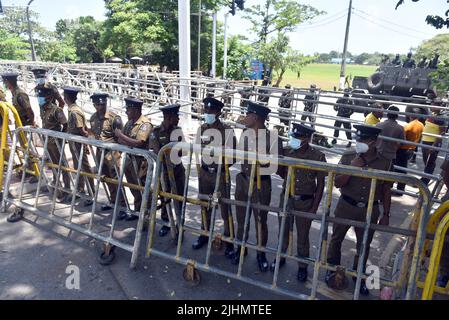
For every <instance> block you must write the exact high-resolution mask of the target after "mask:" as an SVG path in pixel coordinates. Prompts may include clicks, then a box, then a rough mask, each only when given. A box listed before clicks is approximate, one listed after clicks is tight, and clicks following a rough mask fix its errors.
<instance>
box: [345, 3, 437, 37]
mask: <svg viewBox="0 0 449 320" xmlns="http://www.w3.org/2000/svg"><path fill="white" fill-rule="evenodd" d="M354 10H356V11H358V12H359V13H362V14H364V15H367V16H368V17H371V15H370V14H369V13H366V12H365V11H363V10H359V9H355V8H354ZM376 19H378V20H381V21H384V22H386V23H389V24H392V25H394V26H397V27H400V28H404V29H407V30H410V31H414V32H416V33H421V34H424V35H426V36H432V35H431V34H430V33H427V32H422V31H420V30H417V29H413V28H410V27H407V26H404V25H401V24H397V23H395V22H392V21H390V20H387V19H383V18H380V17H376Z"/></svg>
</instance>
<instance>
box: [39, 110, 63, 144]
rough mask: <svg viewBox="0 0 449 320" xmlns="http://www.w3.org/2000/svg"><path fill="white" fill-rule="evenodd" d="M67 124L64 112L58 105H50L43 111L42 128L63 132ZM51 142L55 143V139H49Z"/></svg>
mask: <svg viewBox="0 0 449 320" xmlns="http://www.w3.org/2000/svg"><path fill="white" fill-rule="evenodd" d="M66 123H67V118H66V116H65V114H64V111H63V110H62V109H61V108H59V107H58V106H57V105H55V104H53V103H50V104H48V105H47V106H46V107H45V108H43V109H42V128H44V129H48V130H54V131H58V132H61V131H62V128H63V125H64V124H66ZM51 142H54V139H53V138H49V143H51Z"/></svg>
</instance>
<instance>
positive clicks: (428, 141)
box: [421, 99, 446, 185]
mask: <svg viewBox="0 0 449 320" xmlns="http://www.w3.org/2000/svg"><path fill="white" fill-rule="evenodd" d="M441 104H442V101H441V100H440V99H434V101H433V102H432V105H434V106H441ZM430 109H431V111H432V117H430V118H427V120H426V124H425V126H424V131H423V137H422V144H424V145H426V146H433V147H438V148H439V147H441V142H442V140H441V138H438V137H435V135H443V134H444V133H445V132H446V126H445V121H444V120H443V119H442V118H441V109H439V108H432V107H430ZM426 133H429V134H430V135H426ZM421 149H422V156H423V161H424V165H425V168H424V172H425V173H427V174H433V171H434V170H435V166H436V160H437V157H438V151H437V150H430V149H428V148H425V147H421ZM421 181H422V182H424V183H425V184H426V185H427V184H428V183H429V181H430V179H429V178H425V177H422V178H421Z"/></svg>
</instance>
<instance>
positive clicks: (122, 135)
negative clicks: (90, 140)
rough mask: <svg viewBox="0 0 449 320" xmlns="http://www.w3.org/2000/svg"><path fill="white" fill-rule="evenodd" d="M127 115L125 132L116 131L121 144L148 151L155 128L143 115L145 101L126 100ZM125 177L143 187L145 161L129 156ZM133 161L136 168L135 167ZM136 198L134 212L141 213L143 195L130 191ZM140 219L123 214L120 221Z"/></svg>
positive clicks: (139, 192) (137, 191)
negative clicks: (149, 141)
mask: <svg viewBox="0 0 449 320" xmlns="http://www.w3.org/2000/svg"><path fill="white" fill-rule="evenodd" d="M125 104H126V115H127V116H128V122H127V123H126V124H125V127H124V129H123V131H122V130H121V129H115V131H114V133H115V136H116V137H117V139H118V140H117V141H118V143H120V144H123V145H125V146H128V147H131V148H140V149H145V150H147V149H148V138H149V137H150V134H151V131H152V130H153V126H152V124H151V122H150V119H148V118H147V117H146V116H144V115H143V114H142V106H143V101H142V100H140V99H136V98H132V97H129V98H125ZM127 157H128V158H127V159H126V160H127V161H126V169H125V176H126V180H127V181H128V182H129V183H132V184H135V185H139V184H140V185H141V186H143V185H144V184H145V179H146V170H142V168H144V167H145V159H144V158H143V157H140V156H130V155H128V156H127ZM133 159H134V160H135V164H136V167H134V164H133V162H134V161H133ZM130 191H131V193H132V195H133V197H134V211H139V210H140V207H141V204H142V193H141V191H139V190H135V189H131V190H130ZM138 218H139V217H138V216H136V215H132V214H129V213H125V212H121V214H120V215H119V217H118V219H119V220H123V219H126V220H127V221H133V220H137V219H138Z"/></svg>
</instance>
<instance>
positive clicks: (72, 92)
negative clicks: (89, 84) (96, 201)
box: [64, 87, 95, 206]
mask: <svg viewBox="0 0 449 320" xmlns="http://www.w3.org/2000/svg"><path fill="white" fill-rule="evenodd" d="M80 91H81V90H80V89H78V88H74V87H65V88H64V101H65V102H66V103H67V105H68V107H69V116H68V122H67V133H70V134H73V135H76V136H82V137H87V136H88V131H87V125H86V116H85V115H84V112H83V110H82V109H81V108H80V107H79V106H78V105H77V104H76V100H77V96H78V93H79V92H80ZM69 148H70V153H71V154H72V161H73V165H74V168H75V170H77V169H78V165H79V162H80V161H81V171H82V172H85V173H89V174H92V170H91V168H90V164H89V160H88V159H87V155H88V154H89V149H88V147H87V146H86V145H85V146H84V153H83V155H82V158H81V159H79V157H80V152H81V143H78V142H73V141H69ZM86 180H87V183H89V186H90V192H89V191H88V193H89V194H90V193H91V194H90V195H91V196H92V197H93V192H94V190H95V184H94V180H93V179H92V178H87V179H86V177H83V176H80V178H79V183H78V192H79V193H80V194H83V193H84V186H85V184H86ZM71 197H72V196H71V195H70V194H68V195H67V196H66V201H71ZM92 203H93V201H92V200H91V199H87V200H85V201H84V206H90V205H92Z"/></svg>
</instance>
